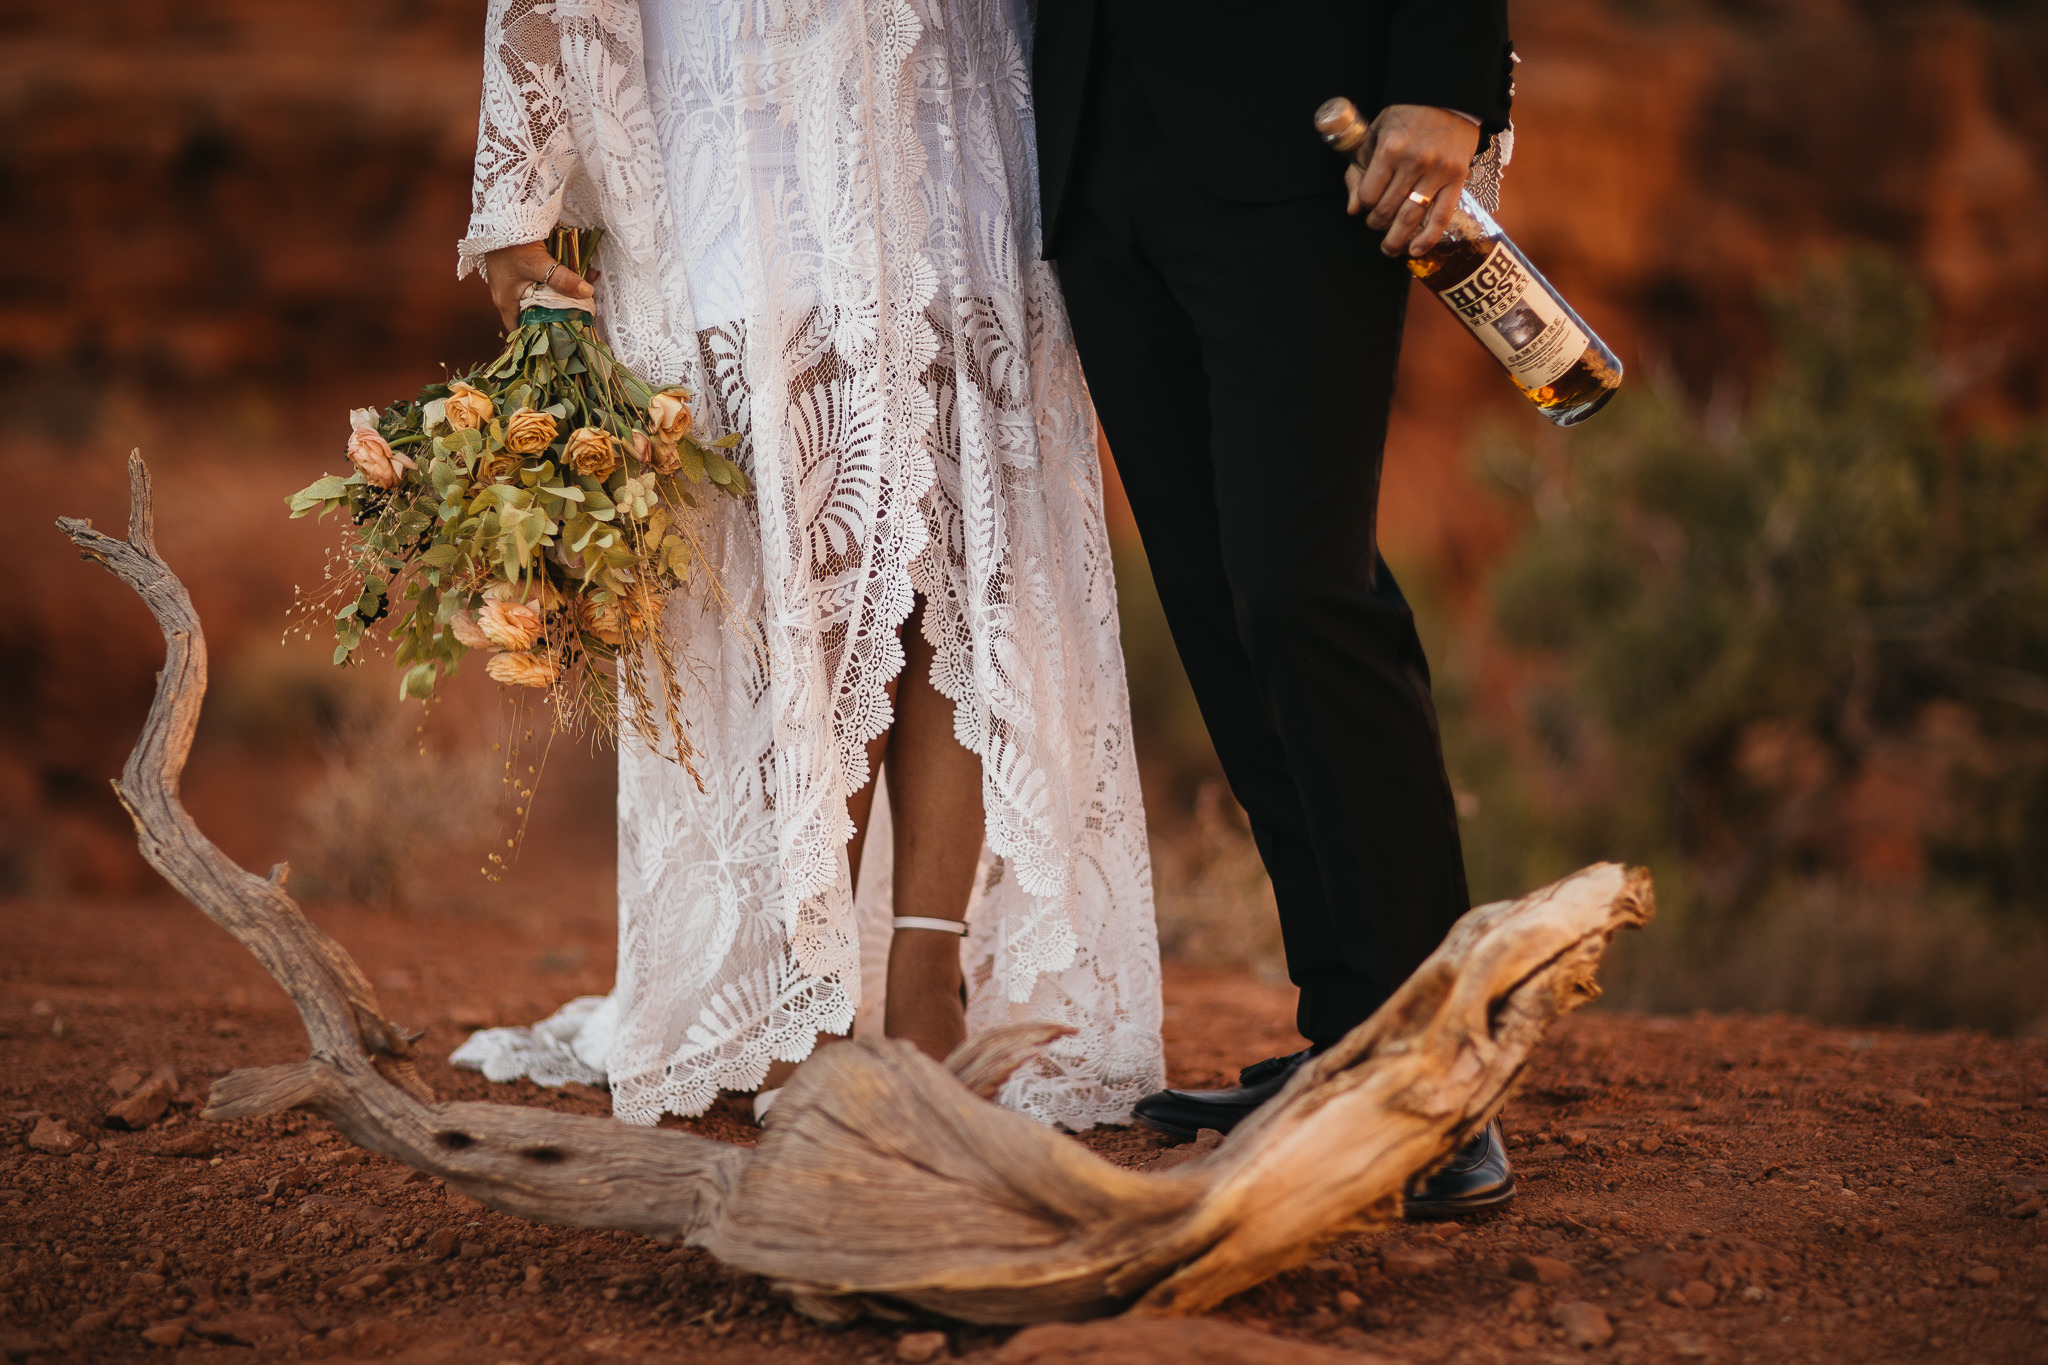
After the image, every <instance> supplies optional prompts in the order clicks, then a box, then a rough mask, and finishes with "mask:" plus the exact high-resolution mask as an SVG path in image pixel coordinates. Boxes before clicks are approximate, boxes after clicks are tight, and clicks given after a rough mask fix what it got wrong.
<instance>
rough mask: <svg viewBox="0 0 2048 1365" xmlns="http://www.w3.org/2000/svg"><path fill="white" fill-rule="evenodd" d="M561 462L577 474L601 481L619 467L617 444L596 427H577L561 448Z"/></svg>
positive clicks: (606, 433)
mask: <svg viewBox="0 0 2048 1365" xmlns="http://www.w3.org/2000/svg"><path fill="white" fill-rule="evenodd" d="M562 460H563V462H564V463H565V464H567V465H568V466H569V468H571V469H573V470H575V471H576V472H577V473H578V474H587V475H589V476H590V477H591V478H593V479H602V478H604V477H605V476H606V475H608V474H610V473H611V472H612V471H613V470H614V469H617V468H618V467H619V452H618V447H617V443H616V442H614V441H613V440H612V438H611V435H610V434H609V433H608V432H605V431H601V430H599V429H598V428H597V427H578V428H576V430H574V431H572V432H570V433H569V439H568V440H567V441H566V442H565V443H564V444H563V446H562Z"/></svg>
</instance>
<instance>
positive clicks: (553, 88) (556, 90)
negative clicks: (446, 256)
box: [456, 0, 587, 278]
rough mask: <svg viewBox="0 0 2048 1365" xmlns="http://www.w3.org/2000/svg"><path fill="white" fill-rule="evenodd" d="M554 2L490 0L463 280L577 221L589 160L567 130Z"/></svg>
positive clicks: (462, 248)
mask: <svg viewBox="0 0 2048 1365" xmlns="http://www.w3.org/2000/svg"><path fill="white" fill-rule="evenodd" d="M555 8H556V7H555V5H554V4H552V3H550V2H549V0H491V3H490V10H489V13H488V15H487V16H486V18H485V19H484V89H483V107H482V109H481V111H480V113H479V115H478V119H477V137H476V178H475V181H474V182H473V186H472V189H471V198H470V217H469V233H468V235H467V236H465V237H464V238H463V239H462V243H461V246H460V248H459V250H460V259H459V261H458V263H457V266H456V276H457V277H458V278H460V277H461V276H464V275H467V274H468V273H469V272H470V271H471V270H472V269H475V268H477V267H479V266H480V264H481V263H482V259H483V256H484V253H486V252H489V251H496V250H497V249H498V248H500V247H507V246H517V245H518V244H519V243H521V242H535V241H539V240H540V239H541V238H543V237H545V236H547V234H548V231H549V229H551V228H553V227H554V226H555V224H556V223H557V222H558V221H560V220H562V219H563V218H569V219H570V220H571V221H576V220H578V219H579V218H580V216H581V215H578V214H577V213H575V212H574V211H573V208H574V204H573V201H575V200H577V199H580V198H582V197H584V196H583V195H582V194H580V193H579V192H578V191H579V188H580V186H579V182H583V181H585V180H586V179H587V177H586V176H585V175H584V174H583V166H582V160H581V158H580V156H579V155H578V153H577V148H576V140H575V137H574V136H573V129H572V128H571V127H570V116H569V104H568V98H567V96H568V87H567V82H566V81H565V79H564V73H563V69H562V38H561V32H560V30H559V28H558V27H557V25H556V17H555Z"/></svg>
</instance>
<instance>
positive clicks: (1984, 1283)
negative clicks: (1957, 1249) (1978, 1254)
mask: <svg viewBox="0 0 2048 1365" xmlns="http://www.w3.org/2000/svg"><path fill="white" fill-rule="evenodd" d="M1963 1278H1964V1279H1965V1280H1967V1281H1969V1282H1970V1283H1971V1284H1974V1285H1976V1286H1977V1287H1978V1288H1980V1289H1989V1288H1990V1287H1991V1286H1992V1285H1994V1284H1997V1283H1998V1267H1997V1266H1995V1265H1973V1266H1971V1267H1970V1268H1969V1269H1968V1270H1965V1271H1964V1272H1963Z"/></svg>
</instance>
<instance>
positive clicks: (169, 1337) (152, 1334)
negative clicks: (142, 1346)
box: [142, 1318, 192, 1350]
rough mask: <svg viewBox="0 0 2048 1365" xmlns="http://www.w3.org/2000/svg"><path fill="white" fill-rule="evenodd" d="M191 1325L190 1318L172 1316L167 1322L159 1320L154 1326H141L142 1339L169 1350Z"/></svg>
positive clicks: (183, 1337) (182, 1337) (181, 1339)
mask: <svg viewBox="0 0 2048 1365" xmlns="http://www.w3.org/2000/svg"><path fill="white" fill-rule="evenodd" d="M191 1325H192V1320H191V1319H190V1318H172V1319H171V1320H170V1321H169V1322H160V1323H158V1324H157V1325H156V1326H154V1327H145V1328H143V1329H142V1339H143V1340H144V1341H146V1342H148V1343H149V1344H150V1345H152V1346H161V1347H163V1348H164V1349H165V1350H169V1349H170V1348H171V1347H173V1346H176V1345H177V1344H178V1343H179V1342H181V1341H183V1340H184V1339H185V1332H186V1330H187V1329H188V1328H190V1327H191Z"/></svg>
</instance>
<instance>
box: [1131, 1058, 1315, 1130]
mask: <svg viewBox="0 0 2048 1365" xmlns="http://www.w3.org/2000/svg"><path fill="white" fill-rule="evenodd" d="M1314 1054H1315V1049H1314V1048H1303V1049H1302V1050H1301V1051H1299V1052H1296V1053H1292V1054H1290V1055H1288V1056H1286V1057H1268V1058H1267V1059H1266V1060H1265V1061H1263V1062H1253V1063H1252V1064H1251V1065H1250V1066H1248V1067H1246V1068H1245V1069H1244V1070H1242V1071H1240V1072H1238V1073H1237V1085H1236V1086H1235V1087H1234V1088H1232V1089H1229V1090H1159V1091H1154V1092H1153V1093H1152V1094H1150V1095H1147V1096H1146V1097H1145V1098H1144V1099H1142V1100H1139V1101H1138V1102H1137V1103H1136V1104H1134V1105H1132V1106H1131V1117H1133V1118H1135V1119H1136V1120H1137V1121H1138V1122H1140V1123H1142V1124H1144V1125H1145V1126H1146V1127H1147V1128H1156V1129H1158V1130H1159V1131H1160V1132H1162V1133H1164V1134H1166V1135H1167V1136H1168V1137H1177V1138H1179V1139H1180V1140H1181V1141H1182V1142H1192V1141H1194V1140H1195V1137H1196V1135H1197V1134H1198V1133H1200V1131H1201V1130H1202V1129H1204V1128H1214V1129H1215V1130H1216V1131H1217V1132H1219V1133H1227V1132H1229V1131H1230V1130H1231V1129H1233V1128H1235V1127H1237V1125H1238V1124H1240V1123H1242V1122H1244V1120H1245V1118H1246V1117H1247V1116H1249V1115H1250V1114H1251V1112H1252V1110H1254V1109H1256V1108H1258V1107H1259V1106H1260V1105H1262V1104H1264V1103H1265V1102H1266V1101H1267V1100H1270V1099H1272V1098H1273V1097H1274V1096H1275V1095H1277V1094H1279V1093H1280V1090H1281V1087H1283V1086H1285V1085H1286V1084H1287V1078H1288V1077H1290V1076H1292V1075H1293V1074H1294V1071H1295V1068H1296V1067H1298V1066H1300V1065H1301V1064H1302V1063H1303V1062H1305V1061H1307V1060H1308V1059H1309V1058H1310V1057H1311V1056H1313V1055H1314Z"/></svg>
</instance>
